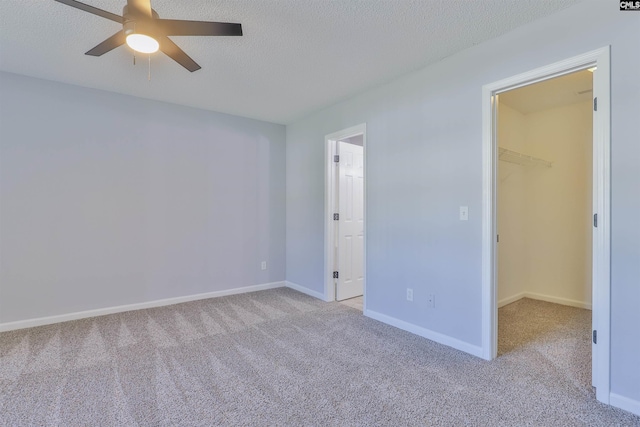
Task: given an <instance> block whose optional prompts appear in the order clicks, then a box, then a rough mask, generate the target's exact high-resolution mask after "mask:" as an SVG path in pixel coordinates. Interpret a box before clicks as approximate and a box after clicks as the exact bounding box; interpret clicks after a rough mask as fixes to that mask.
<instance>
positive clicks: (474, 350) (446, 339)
mask: <svg viewBox="0 0 640 427" xmlns="http://www.w3.org/2000/svg"><path fill="white" fill-rule="evenodd" d="M364 315H365V316H367V317H370V318H372V319H375V320H377V321H379V322H382V323H386V324H387V325H391V326H395V327H396V328H398V329H402V330H403V331H407V332H411V333H412V334H416V335H419V336H421V337H423V338H426V339H429V340H431V341H435V342H437V343H440V344H443V345H446V346H449V347H451V348H455V349H456V350H460V351H464V352H465V353H469V354H471V355H473V356H476V357H482V347H479V346H477V345H473V344H469V343H468V342H465V341H460V340H458V339H455V338H452V337H450V336H448V335H444V334H441V333H439V332H435V331H432V330H431V329H426V328H423V327H420V326H416V325H414V324H412V323H409V322H405V321H404V320H400V319H396V318H395V317H391V316H387V315H386V314H382V313H378V312H376V311H373V310H364Z"/></svg>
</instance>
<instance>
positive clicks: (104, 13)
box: [55, 0, 123, 24]
mask: <svg viewBox="0 0 640 427" xmlns="http://www.w3.org/2000/svg"><path fill="white" fill-rule="evenodd" d="M55 1H57V2H58V3H62V4H66V5H67V6H71V7H75V8H76V9H80V10H84V11H85V12H89V13H93V14H94V15H98V16H101V17H103V18H107V19H110V20H112V21H115V22H117V23H119V24H122V22H123V19H122V16H120V15H116V14H115V13H111V12H107V11H106V10H102V9H98V8H97V7H93V6H89V5H88V4H84V3H80V2H79V1H75V0H55Z"/></svg>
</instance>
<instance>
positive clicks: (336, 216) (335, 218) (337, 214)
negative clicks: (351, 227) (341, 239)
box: [333, 213, 340, 221]
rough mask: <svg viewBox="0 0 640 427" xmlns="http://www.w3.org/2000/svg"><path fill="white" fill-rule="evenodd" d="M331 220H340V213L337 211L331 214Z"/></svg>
mask: <svg viewBox="0 0 640 427" xmlns="http://www.w3.org/2000/svg"><path fill="white" fill-rule="evenodd" d="M333 220H334V221H340V214H339V213H334V214H333Z"/></svg>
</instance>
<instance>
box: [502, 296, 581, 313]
mask: <svg viewBox="0 0 640 427" xmlns="http://www.w3.org/2000/svg"><path fill="white" fill-rule="evenodd" d="M522 298H530V299H535V300H538V301H546V302H552V303H554V304H560V305H567V306H569V307H577V308H585V309H587V310H591V304H589V303H588V302H584V301H578V300H574V299H568V298H561V297H555V296H551V295H544V294H537V293H535V292H520V293H519V294H516V295H513V296H511V297H508V298H503V299H501V300H500V301H498V308H500V307H504V306H505V305H508V304H511V303H512V302H516V301H519V300H521V299H522Z"/></svg>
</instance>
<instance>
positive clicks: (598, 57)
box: [482, 46, 611, 403]
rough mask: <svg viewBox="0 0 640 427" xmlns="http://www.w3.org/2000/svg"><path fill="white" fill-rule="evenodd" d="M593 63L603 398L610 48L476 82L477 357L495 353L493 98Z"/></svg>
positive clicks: (605, 385) (606, 386)
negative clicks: (478, 154)
mask: <svg viewBox="0 0 640 427" xmlns="http://www.w3.org/2000/svg"><path fill="white" fill-rule="evenodd" d="M593 66H597V67H598V68H597V72H596V73H594V79H593V94H594V96H596V97H597V98H598V112H597V113H596V114H595V115H594V122H593V128H594V139H593V154H594V186H593V190H594V213H596V212H597V213H598V223H599V224H598V228H596V229H595V230H594V234H593V289H594V290H593V292H592V294H593V319H594V320H593V323H594V326H595V327H596V328H597V330H598V344H597V346H596V347H595V348H596V351H597V353H596V354H594V360H597V368H596V369H594V373H595V375H594V379H595V381H594V383H595V384H594V385H595V386H596V398H597V399H598V400H599V401H601V402H603V403H609V394H610V372H609V371H610V322H611V317H610V306H609V305H610V298H611V278H610V265H611V257H610V245H611V239H610V227H611V220H610V212H611V209H610V202H611V198H610V189H611V183H610V147H611V132H610V126H611V123H610V121H611V106H610V97H611V91H610V81H611V80H610V47H609V46H606V47H604V48H601V49H597V50H594V51H591V52H587V53H585V54H583V55H578V56H575V57H573V58H569V59H566V60H564V61H560V62H557V63H555V64H551V65H548V66H545V67H541V68H537V69H535V70H532V71H529V72H526V73H523V74H519V75H517V76H513V77H509V78H507V79H504V80H500V81H498V82H494V83H491V84H487V85H485V86H483V87H482V163H483V176H482V357H483V358H484V359H487V360H491V359H493V358H495V357H496V356H497V338H498V334H497V301H496V299H497V298H496V273H495V271H496V269H495V265H496V264H495V263H496V255H495V254H496V252H495V251H496V247H495V246H496V243H495V236H496V230H497V227H496V216H495V214H494V213H496V211H497V209H496V187H495V186H496V175H495V174H496V167H495V165H496V148H495V139H494V129H493V128H494V124H493V119H494V115H493V111H492V110H493V107H494V106H493V97H494V96H495V95H498V94H499V93H501V92H505V91H507V90H511V89H515V88H517V87H521V86H525V85H529V84H532V83H536V82H539V81H543V80H547V79H550V78H554V77H558V76H561V75H565V74H568V73H572V72H574V71H578V70H582V69H586V68H590V67H593Z"/></svg>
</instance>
